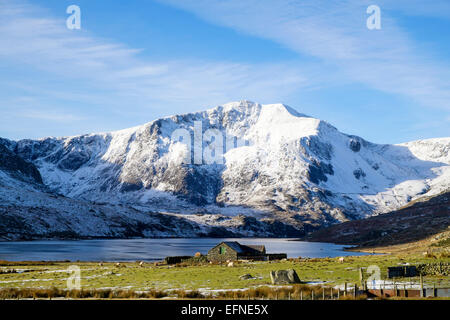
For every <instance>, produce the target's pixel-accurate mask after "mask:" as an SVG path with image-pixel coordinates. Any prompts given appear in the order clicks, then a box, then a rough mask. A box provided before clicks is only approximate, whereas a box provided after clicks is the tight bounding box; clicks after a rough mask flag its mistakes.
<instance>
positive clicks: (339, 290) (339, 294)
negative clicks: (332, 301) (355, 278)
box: [337, 288, 341, 300]
mask: <svg viewBox="0 0 450 320" xmlns="http://www.w3.org/2000/svg"><path fill="white" fill-rule="evenodd" d="M337 298H338V300H339V299H340V298H341V289H339V288H338V297H337Z"/></svg>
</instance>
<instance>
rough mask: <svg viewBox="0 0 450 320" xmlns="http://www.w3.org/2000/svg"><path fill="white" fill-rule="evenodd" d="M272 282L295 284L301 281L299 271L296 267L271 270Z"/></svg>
mask: <svg viewBox="0 0 450 320" xmlns="http://www.w3.org/2000/svg"><path fill="white" fill-rule="evenodd" d="M270 280H271V281H272V284H295V283H301V281H300V278H299V277H298V274H297V272H296V271H295V270H294V269H289V270H278V271H270Z"/></svg>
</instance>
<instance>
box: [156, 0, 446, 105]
mask: <svg viewBox="0 0 450 320" xmlns="http://www.w3.org/2000/svg"><path fill="white" fill-rule="evenodd" d="M161 2H162V3H166V4H171V5H173V6H176V7H178V8H181V9H184V10H187V11H191V12H193V13H195V14H196V15H198V16H199V17H201V18H203V19H205V20H207V21H209V22H211V23H214V24H219V25H222V26H226V27H230V28H233V29H236V30H238V31H240V32H244V33H247V34H250V35H253V36H258V37H261V38H266V39H270V40H273V41H276V42H278V43H280V44H282V45H284V46H286V47H288V48H290V49H292V50H294V51H296V52H298V53H299V54H301V55H308V56H313V57H316V58H318V59H320V60H321V61H322V62H323V66H324V70H326V66H328V65H334V66H337V67H338V68H340V74H341V76H342V77H343V78H347V77H348V78H349V79H352V80H353V81H356V82H358V83H363V84H365V85H367V86H369V87H371V88H374V89H377V90H381V91H384V92H389V93H394V94H401V95H403V96H406V97H409V98H411V99H414V100H416V101H418V102H419V103H421V104H422V105H424V106H432V107H440V108H444V109H450V79H449V74H448V72H447V70H448V69H449V65H448V62H444V61H431V60H432V59H430V58H429V57H428V56H427V54H426V53H424V52H421V49H420V46H419V45H418V44H416V43H414V42H413V41H412V40H411V39H410V37H409V35H408V32H407V31H405V30H402V29H401V28H400V27H399V26H398V25H397V24H396V21H395V19H393V17H392V15H390V14H389V13H390V12H391V11H402V12H404V13H406V14H412V15H417V14H419V13H420V10H421V9H422V8H424V6H426V7H427V10H425V14H427V15H430V16H440V17H444V18H448V17H449V15H450V14H449V13H448V11H447V13H442V12H440V10H442V9H445V8H448V7H449V5H448V2H444V1H441V0H438V1H437V3H436V6H434V4H433V3H432V2H426V4H423V3H421V2H419V1H416V0H413V1H407V2H406V1H400V2H399V3H397V4H394V3H395V2H396V1H383V0H380V1H375V3H376V4H379V5H380V7H381V12H382V29H381V30H368V29H367V28H366V19H367V17H368V15H367V14H366V8H367V7H368V5H370V4H374V2H373V1H361V0H347V1H345V0H339V1H330V0H327V1H319V0H304V1H291V0H280V1H270V0H248V1H240V0H228V1H220V0H165V1H162V0H161Z"/></svg>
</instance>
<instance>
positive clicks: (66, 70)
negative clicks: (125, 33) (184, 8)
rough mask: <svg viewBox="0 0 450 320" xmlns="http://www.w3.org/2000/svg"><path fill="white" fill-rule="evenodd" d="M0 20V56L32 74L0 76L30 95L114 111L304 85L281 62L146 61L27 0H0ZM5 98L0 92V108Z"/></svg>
mask: <svg viewBox="0 0 450 320" xmlns="http://www.w3.org/2000/svg"><path fill="white" fill-rule="evenodd" d="M63 18H64V16H63ZM0 21H2V23H1V24H0V59H1V60H2V62H3V63H8V64H9V65H10V68H12V66H20V67H21V68H26V69H27V70H28V72H35V74H36V75H37V76H36V77H27V78H20V76H16V77H15V78H14V80H12V79H10V78H5V77H6V76H5V75H4V76H3V78H0V81H1V82H9V84H8V86H10V87H12V86H13V82H14V81H16V82H18V83H17V85H16V86H15V88H20V89H21V90H22V91H23V92H25V93H27V94H31V95H34V96H35V97H36V99H38V97H45V98H46V99H49V100H51V99H55V98H57V99H60V100H64V99H65V100H70V101H79V102H80V103H87V102H91V103H92V102H94V103H97V104H101V103H103V104H104V105H108V108H110V109H115V111H116V112H118V113H120V112H126V113H130V112H133V110H132V109H133V108H134V107H135V108H136V109H139V108H141V110H142V109H145V108H147V110H148V109H151V108H152V107H151V106H152V105H153V106H166V107H167V106H171V105H175V104H178V105H180V104H181V105H183V106H184V107H185V108H186V109H187V110H185V111H188V110H189V109H192V108H194V106H196V107H197V108H198V107H200V106H202V107H203V106H206V105H215V104H219V103H223V102H227V101H230V100H239V99H243V98H246V99H256V100H259V101H261V102H266V101H270V102H273V101H280V100H281V99H283V97H286V96H288V95H290V94H292V93H293V92H295V91H296V90H298V89H299V88H300V87H302V86H306V85H308V81H307V79H306V78H305V76H302V75H300V74H299V72H298V70H295V69H293V68H292V66H291V65H289V64H281V63H280V64H275V63H274V64H264V65H261V64H243V63H232V62H221V61H196V60H182V59H181V60H177V61H165V62H153V61H149V60H148V59H145V58H142V57H140V56H139V55H138V53H140V52H142V50H140V49H135V48H129V47H127V46H125V45H123V44H120V43H114V42H112V41H107V40H103V39H99V38H96V37H95V36H93V35H92V34H90V33H88V32H87V31H84V30H83V29H81V30H76V31H74V30H68V29H67V28H66V27H65V20H64V19H55V18H52V17H51V16H50V15H49V14H48V13H47V12H46V11H45V10H43V9H42V8H39V7H36V6H35V5H32V4H29V3H28V2H20V3H19V2H17V1H11V0H5V1H2V2H0ZM30 70H31V71H30ZM45 77H49V78H51V79H52V82H49V81H46V80H43V79H44V78H45ZM57 79H61V81H62V82H64V84H59V83H58V81H57ZM5 99H6V98H4V97H3V98H2V99H0V112H1V111H2V109H4V108H5V106H6V100H5ZM2 100H3V101H2ZM2 105H3V106H2ZM17 105H18V106H20V104H19V103H18V104H17ZM130 106H131V107H130ZM8 107H9V108H11V107H12V106H11V105H8ZM177 111H178V110H177ZM57 119H59V117H54V120H57ZM61 120H64V121H65V120H66V118H61ZM146 120H148V121H150V120H153V119H152V118H151V119H146Z"/></svg>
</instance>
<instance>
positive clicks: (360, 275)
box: [359, 268, 364, 286]
mask: <svg viewBox="0 0 450 320" xmlns="http://www.w3.org/2000/svg"><path fill="white" fill-rule="evenodd" d="M363 283H364V273H363V269H362V268H359V285H360V286H363V285H364V284H363Z"/></svg>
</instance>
